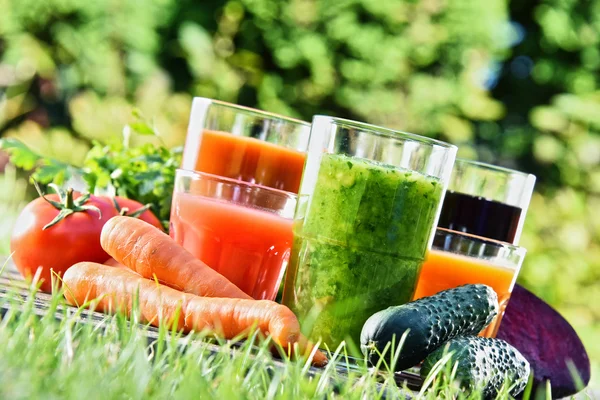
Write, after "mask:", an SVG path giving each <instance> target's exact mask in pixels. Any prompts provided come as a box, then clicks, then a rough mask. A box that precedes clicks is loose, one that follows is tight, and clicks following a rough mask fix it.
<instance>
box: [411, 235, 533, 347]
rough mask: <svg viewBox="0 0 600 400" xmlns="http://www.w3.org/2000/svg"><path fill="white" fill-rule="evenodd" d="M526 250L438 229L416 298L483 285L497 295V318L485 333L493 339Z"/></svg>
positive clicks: (424, 265)
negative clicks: (467, 285) (467, 286)
mask: <svg viewBox="0 0 600 400" xmlns="http://www.w3.org/2000/svg"><path fill="white" fill-rule="evenodd" d="M526 252H527V251H526V250H525V249H524V248H523V247H518V246H514V245H512V244H510V243H505V242H500V241H496V240H490V239H486V238H482V237H479V236H474V235H469V234H466V233H462V232H455V231H451V230H448V229H443V228H438V229H437V230H436V232H435V236H434V240H433V244H432V246H431V250H430V251H429V252H428V254H427V258H426V259H425V263H424V264H423V268H422V269H421V274H420V276H419V283H418V284H417V290H416V292H415V296H414V299H415V300H416V299H419V298H421V297H426V296H432V295H434V294H436V293H438V292H441V291H442V290H446V289H451V288H455V287H457V286H461V285H466V284H474V283H482V284H484V285H488V286H490V287H491V288H492V289H494V291H495V292H496V294H498V303H499V304H500V310H499V313H498V316H497V317H496V318H494V320H493V321H492V323H491V324H490V325H489V326H488V327H487V328H486V329H485V330H484V331H483V332H482V334H481V335H482V336H486V337H494V336H496V332H498V328H499V326H500V321H501V320H502V316H503V315H504V310H505V309H506V305H507V304H508V300H509V299H510V295H511V293H512V290H513V287H514V285H515V282H516V280H517V276H518V274H519V270H520V268H521V265H522V264H523V260H524V259H525V254H526Z"/></svg>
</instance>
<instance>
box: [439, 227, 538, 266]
mask: <svg viewBox="0 0 600 400" xmlns="http://www.w3.org/2000/svg"><path fill="white" fill-rule="evenodd" d="M438 232H440V233H445V234H448V235H452V236H456V237H460V238H463V239H467V240H470V241H472V242H477V243H482V244H484V245H486V246H493V247H496V248H501V249H506V250H509V251H510V252H512V253H515V254H518V255H519V256H520V257H521V258H522V257H525V255H526V254H527V249H526V248H525V247H522V246H518V245H514V244H512V243H508V242H503V241H501V240H496V239H490V238H486V237H484V236H478V235H473V234H471V233H467V232H460V231H455V230H452V229H448V228H440V227H436V228H435V233H434V235H437V234H438ZM431 249H432V250H438V249H435V248H434V247H432V248H431ZM457 254H461V255H463V256H467V257H471V256H470V255H469V254H463V253H457Z"/></svg>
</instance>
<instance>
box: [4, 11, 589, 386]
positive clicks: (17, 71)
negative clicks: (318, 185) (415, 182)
mask: <svg viewBox="0 0 600 400" xmlns="http://www.w3.org/2000/svg"><path fill="white" fill-rule="evenodd" d="M0 10H2V12H1V13H0V132H1V133H2V135H6V136H15V137H18V138H20V139H21V140H23V141H24V142H25V143H26V144H27V145H29V146H31V147H32V148H33V149H34V150H36V151H37V152H39V153H42V154H45V155H49V156H53V157H56V158H58V159H61V160H64V161H68V162H72V163H75V164H78V163H81V162H82V161H83V156H84V152H85V150H86V149H87V148H89V145H90V143H91V141H92V140H103V141H106V140H108V139H110V138H111V137H118V136H119V135H120V132H121V129H122V127H123V126H124V125H125V124H126V123H129V122H131V110H132V108H133V107H134V106H135V107H137V108H139V109H140V110H141V111H142V112H143V113H144V114H145V115H147V116H153V117H154V125H155V127H156V128H157V129H158V131H159V132H160V138H159V139H156V138H149V137H136V138H134V140H136V141H138V142H139V143H143V142H147V141H152V140H162V141H163V142H164V143H165V144H167V145H168V146H174V145H178V144H181V143H182V141H183V138H184V135H185V131H186V127H187V120H188V113H189V110H190V102H191V98H192V96H194V95H201V96H205V97H214V98H219V99H222V100H226V101H232V102H237V103H240V104H245V105H249V106H254V107H258V108H262V109H266V110H270V111H274V112H279V113H282V114H287V115H291V116H297V117H300V118H304V119H307V120H309V119H310V117H311V116H312V115H313V114H317V113H320V114H333V115H337V116H343V117H348V118H353V119H358V120H364V121H369V122H373V123H376V124H381V125H384V126H388V127H393V128H399V129H402V130H407V131H412V132H415V133H419V134H424V135H429V136H435V137H439V138H442V139H444V140H447V141H451V142H453V143H455V144H457V145H459V146H460V152H459V156H462V157H466V158H478V159H480V160H482V161H486V162H492V163H497V164H501V165H504V166H507V167H512V168H517V169H521V170H524V171H528V172H532V173H534V174H536V175H537V177H538V184H537V189H536V194H535V196H534V197H533V199H532V203H531V206H530V209H529V214H528V219H527V222H526V226H525V234H524V236H523V241H522V244H523V245H524V246H525V247H527V248H528V250H529V253H528V256H527V259H526V263H525V266H524V267H523V270H522V273H521V275H520V281H521V282H522V283H523V284H525V285H526V286H527V287H529V288H531V289H532V290H533V291H534V292H536V293H537V294H538V295H540V296H541V297H543V298H544V299H546V300H547V301H549V302H550V303H552V304H553V305H555V306H556V307H557V308H558V309H559V310H560V311H561V312H562V313H563V314H564V315H565V316H567V317H568V319H569V320H570V321H571V322H572V323H573V324H574V325H575V326H576V327H577V329H578V331H579V333H580V334H581V335H582V337H583V338H584V340H585V342H586V345H587V347H588V348H589V350H590V351H591V353H592V354H593V357H594V358H595V359H596V360H598V359H600V344H599V342H598V341H597V338H598V337H600V307H599V306H598V305H599V304H600V240H599V238H600V213H598V212H597V211H596V210H598V209H600V135H599V132H600V81H599V79H600V74H599V69H600V0H586V1H576V0H542V1H533V0H521V1H517V0H514V1H512V2H509V1H507V0H489V1H486V2H478V1H467V0H388V1H381V0H322V1H317V0H286V1H283V0H281V1H280V0H234V1H221V2H219V1H214V0H203V1H201V2H197V1H192V0H180V1H175V0H154V1H153V0H102V1H87V0H45V1H38V0H0ZM596 368H597V367H596ZM594 374H595V376H596V377H598V375H599V374H600V371H599V370H596V371H595V372H594ZM596 379H598V378H596Z"/></svg>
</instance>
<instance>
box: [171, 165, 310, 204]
mask: <svg viewBox="0 0 600 400" xmlns="http://www.w3.org/2000/svg"><path fill="white" fill-rule="evenodd" d="M180 176H183V177H190V178H194V177H198V178H203V179H208V180H210V181H214V182H221V183H227V184H230V185H235V186H238V187H248V188H251V189H254V190H260V191H263V192H269V195H278V196H283V197H288V198H292V199H297V198H298V197H299V196H298V195H297V194H295V193H292V192H287V191H285V190H281V189H275V188H272V187H270V186H265V185H261V184H258V183H252V182H246V181H242V180H239V179H233V178H227V177H225V176H221V175H215V174H210V173H208V172H202V171H194V170H191V169H185V168H177V169H176V170H175V180H177V178H178V177H180ZM176 186H177V185H175V187H176Z"/></svg>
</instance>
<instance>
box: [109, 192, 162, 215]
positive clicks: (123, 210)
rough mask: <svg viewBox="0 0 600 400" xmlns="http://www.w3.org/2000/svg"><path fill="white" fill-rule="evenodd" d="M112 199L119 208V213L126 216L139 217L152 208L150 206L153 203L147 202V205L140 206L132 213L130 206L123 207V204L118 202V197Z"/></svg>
mask: <svg viewBox="0 0 600 400" xmlns="http://www.w3.org/2000/svg"><path fill="white" fill-rule="evenodd" d="M111 199H112V202H113V205H114V206H115V208H116V209H117V212H118V213H119V215H121V216H125V217H132V218H139V216H140V215H142V214H143V213H145V212H146V211H148V210H149V209H150V207H152V204H146V205H145V206H143V207H141V208H139V209H138V210H136V211H133V212H132V213H131V214H130V213H129V207H122V208H121V206H120V205H119V203H118V202H117V198H116V197H112V198H111Z"/></svg>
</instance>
